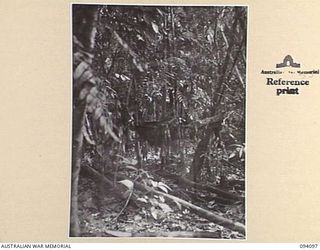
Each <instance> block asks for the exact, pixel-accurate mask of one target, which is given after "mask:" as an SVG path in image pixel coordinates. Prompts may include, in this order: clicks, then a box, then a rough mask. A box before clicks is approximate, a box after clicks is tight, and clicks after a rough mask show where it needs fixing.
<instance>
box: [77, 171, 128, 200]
mask: <svg viewBox="0 0 320 250" xmlns="http://www.w3.org/2000/svg"><path fill="white" fill-rule="evenodd" d="M81 172H82V173H83V174H84V175H86V176H88V177H89V178H91V179H93V180H95V181H99V183H102V184H104V186H105V188H106V189H109V190H111V192H110V193H112V194H113V195H114V196H115V197H117V198H119V199H121V200H124V199H126V198H127V197H126V196H125V195H124V194H123V192H121V190H120V189H119V188H118V186H117V185H115V186H114V183H113V182H112V181H110V180H109V179H108V178H106V177H105V176H102V175H101V174H100V173H99V172H98V171H97V170H95V169H93V168H92V167H89V166H83V167H82V168H81Z"/></svg>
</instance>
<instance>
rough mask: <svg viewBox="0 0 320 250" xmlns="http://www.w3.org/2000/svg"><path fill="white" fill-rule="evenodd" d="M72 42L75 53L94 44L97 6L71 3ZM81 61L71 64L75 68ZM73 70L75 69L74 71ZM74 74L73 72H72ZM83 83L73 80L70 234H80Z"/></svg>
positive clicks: (84, 107) (88, 50) (84, 111)
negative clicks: (79, 187) (80, 95)
mask: <svg viewBox="0 0 320 250" xmlns="http://www.w3.org/2000/svg"><path fill="white" fill-rule="evenodd" d="M72 11H73V13H72V14H73V16H72V18H73V42H74V51H73V54H74V55H75V53H76V52H78V50H77V47H79V46H80V47H81V49H82V50H84V51H87V52H90V51H91V50H92V48H93V46H94V38H95V21H96V17H97V8H96V7H95V6H93V5H90V6H87V5H73V9H72ZM80 63H81V62H77V65H73V69H74V70H75V69H76V68H77V66H78V65H79V64H80ZM74 72H75V71H74ZM74 76H75V74H74ZM84 87H85V83H82V84H79V83H78V82H77V81H76V80H74V82H73V119H72V124H73V128H72V174H71V175H72V185H71V211H70V232H69V234H70V236H73V237H77V236H80V224H79V218H78V182H79V173H80V168H81V157H82V145H83V134H82V128H83V126H84V119H85V113H86V98H82V99H80V98H79V94H80V92H81V90H82V89H83V88H84Z"/></svg>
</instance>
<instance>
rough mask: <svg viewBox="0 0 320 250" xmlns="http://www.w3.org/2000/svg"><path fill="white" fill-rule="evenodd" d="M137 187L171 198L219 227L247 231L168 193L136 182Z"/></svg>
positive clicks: (235, 223)
mask: <svg viewBox="0 0 320 250" xmlns="http://www.w3.org/2000/svg"><path fill="white" fill-rule="evenodd" d="M135 186H136V187H137V188H139V189H141V190H146V191H148V192H151V193H155V194H158V195H162V196H164V197H166V198H169V199H171V200H172V201H175V202H178V203H179V204H181V205H182V206H184V207H187V208H189V209H190V210H192V211H193V212H195V213H196V214H198V215H199V216H201V217H203V218H206V219H207V220H209V221H212V222H214V223H216V224H218V225H221V226H224V227H226V228H229V229H231V230H233V231H237V232H239V233H242V234H245V231H246V229H245V226H244V225H243V224H242V223H239V222H234V221H232V220H230V219H226V218H223V217H222V216H220V215H218V214H215V213H213V212H210V211H208V210H205V209H203V208H201V207H198V206H196V205H193V204H192V203H190V202H187V201H185V200H182V199H180V198H178V197H175V196H173V195H170V194H166V193H163V192H160V191H157V190H154V189H153V188H151V187H148V186H145V185H143V184H140V183H137V182H135Z"/></svg>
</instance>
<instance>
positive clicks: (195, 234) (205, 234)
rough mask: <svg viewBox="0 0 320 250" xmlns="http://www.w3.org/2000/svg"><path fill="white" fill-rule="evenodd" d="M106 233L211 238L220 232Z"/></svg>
mask: <svg viewBox="0 0 320 250" xmlns="http://www.w3.org/2000/svg"><path fill="white" fill-rule="evenodd" d="M104 232H105V233H106V234H108V235H110V236H113V237H175V238H211V239H212V238H213V239H220V238H221V232H220V231H216V232H207V231H201V232H183V231H172V232H121V231H113V230H105V231H104Z"/></svg>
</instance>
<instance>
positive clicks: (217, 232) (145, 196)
mask: <svg viewBox="0 0 320 250" xmlns="http://www.w3.org/2000/svg"><path fill="white" fill-rule="evenodd" d="M71 11H72V13H71V15H72V69H73V72H72V74H73V76H72V78H73V82H72V85H73V93H72V95H73V101H72V105H73V108H72V170H71V171H72V179H71V200H70V203H71V206H70V208H71V209H70V232H69V236H70V237H172V238H210V239H245V238H246V203H245V200H246V185H245V183H246V168H245V159H246V153H245V152H246V150H245V148H246V140H245V130H246V127H245V125H246V122H245V120H246V117H245V114H246V105H245V104H246V85H247V83H246V61H247V59H246V58H247V55H246V52H247V7H246V6H177V5H175V6H156V5H153V6H151V5H150V6H145V5H94V4H73V5H72V10H71Z"/></svg>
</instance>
